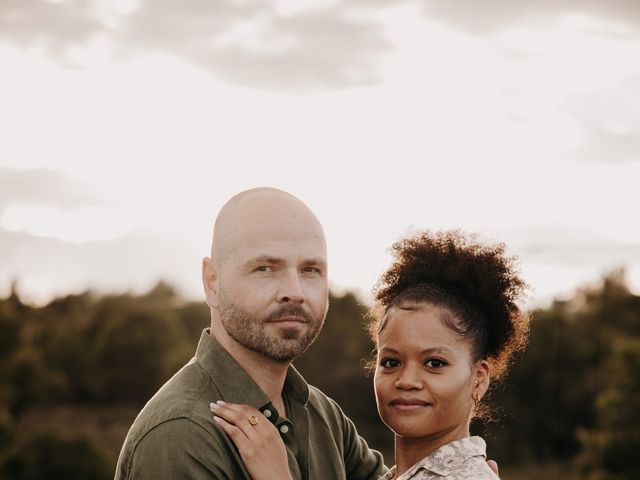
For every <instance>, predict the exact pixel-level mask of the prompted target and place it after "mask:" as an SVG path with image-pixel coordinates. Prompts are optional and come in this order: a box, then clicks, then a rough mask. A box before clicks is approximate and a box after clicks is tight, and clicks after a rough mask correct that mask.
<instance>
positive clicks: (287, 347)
mask: <svg viewBox="0 0 640 480" xmlns="http://www.w3.org/2000/svg"><path fill="white" fill-rule="evenodd" d="M219 312H220V320H221V321H222V325H223V326H224V328H225V330H226V331H227V333H228V334H229V336H231V338H233V339H234V340H235V341H236V342H238V343H239V344H241V345H243V346H244V347H245V348H248V349H249V350H252V351H254V352H256V353H259V354H261V355H263V356H265V357H267V358H269V359H271V360H274V361H276V362H280V363H287V362H290V361H291V360H293V359H294V358H297V357H299V356H300V355H302V354H303V353H304V351H305V350H306V349H307V348H308V347H309V345H311V344H312V343H313V341H314V340H315V339H316V337H317V336H318V333H320V329H321V328H322V325H323V323H324V312H323V315H322V317H321V318H320V317H314V316H313V315H311V314H310V313H309V312H307V311H306V310H305V309H304V308H303V307H302V305H283V306H281V307H278V308H277V309H276V310H274V311H273V312H271V313H269V314H267V315H264V316H263V317H261V318H256V317H253V316H251V314H250V313H249V312H247V311H246V310H244V309H243V308H242V307H240V306H239V305H237V304H235V303H233V302H232V301H231V300H229V297H228V296H227V295H226V294H224V293H223V292H222V291H221V292H220V305H219ZM288 316H295V317H300V318H302V319H304V320H305V321H306V322H307V323H305V324H304V325H302V324H301V325H300V327H294V328H278V329H277V330H276V329H275V328H274V330H276V331H275V332H274V333H267V331H266V329H265V326H266V325H268V324H269V322H271V321H275V320H278V319H280V318H284V317H288ZM274 326H275V325H274Z"/></svg>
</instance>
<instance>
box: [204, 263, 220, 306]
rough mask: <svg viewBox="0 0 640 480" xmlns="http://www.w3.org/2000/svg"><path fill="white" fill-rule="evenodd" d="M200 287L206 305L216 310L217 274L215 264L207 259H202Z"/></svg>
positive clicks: (217, 300)
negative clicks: (202, 289)
mask: <svg viewBox="0 0 640 480" xmlns="http://www.w3.org/2000/svg"><path fill="white" fill-rule="evenodd" d="M202 287H203V288H204V298H205V301H206V302H207V305H209V306H210V307H211V308H218V305H219V298H218V273H217V271H216V265H215V263H214V262H213V260H211V259H210V258H209V257H204V258H203V259H202Z"/></svg>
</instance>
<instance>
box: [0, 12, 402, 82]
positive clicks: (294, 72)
mask: <svg viewBox="0 0 640 480" xmlns="http://www.w3.org/2000/svg"><path fill="white" fill-rule="evenodd" d="M90 3H91V2H84V1H80V0H69V1H58V2H55V3H52V2H48V1H44V0H25V1H22V0H10V1H9V3H8V4H7V5H6V6H4V5H3V7H1V8H0V39H4V40H5V41H10V42H13V43H15V44H18V45H21V46H27V45H31V44H36V43H39V44H44V45H45V46H46V47H47V49H48V51H49V52H50V53H52V54H55V55H56V57H57V58H58V59H59V60H63V61H65V62H68V61H70V57H69V55H67V54H69V51H70V50H71V48H72V47H86V46H87V45H88V43H89V40H91V39H92V38H94V37H98V36H100V37H102V38H106V39H108V42H109V44H110V45H111V46H112V48H113V49H114V51H115V52H116V55H120V56H125V57H128V56H131V55H134V56H137V55H149V54H165V55H172V56H177V57H179V58H181V59H184V60H186V61H188V62H190V63H192V64H194V65H196V66H198V67H201V68H204V69H206V70H208V71H210V72H212V73H213V74H215V75H216V76H218V77H219V78H222V79H224V80H226V81H228V82H232V83H237V84H242V85H247V86H254V87H261V88H271V89H278V90H287V91H290V90H308V89H325V88H335V87H344V86H350V85H356V84H368V83H373V82H375V81H376V65H377V61H378V59H379V56H380V54H381V53H384V52H385V51H386V50H387V49H389V48H390V44H389V42H388V40H387V39H386V38H385V35H384V29H383V26H382V25H380V24H378V23H376V22H375V21H374V20H372V19H371V18H369V19H363V18H358V19H356V18H354V15H353V9H354V8H355V7H353V6H352V5H350V4H349V3H348V2H347V3H341V2H336V3H335V4H329V5H328V6H325V7H322V8H320V7H318V6H316V7H314V8H307V9H298V10H297V11H295V12H293V13H291V14H287V15H283V14H281V13H279V12H278V10H277V9H276V8H275V6H274V4H273V3H266V2H258V1H253V2H251V1H244V2H238V1H231V0H227V1H215V2H212V1H210V0H184V1H180V2H176V1H173V0H140V1H139V2H138V4H137V7H136V8H135V9H134V10H133V11H131V12H126V13H118V12H113V11H112V12H110V13H109V14H104V12H103V13H102V14H98V13H97V12H96V11H92V10H91V9H90V8H89V7H88V6H87V5H88V4H90ZM365 10H369V8H367V9H365ZM360 13H362V12H360ZM361 17H362V15H361ZM114 19H115V20H114Z"/></svg>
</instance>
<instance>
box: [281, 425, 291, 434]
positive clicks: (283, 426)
mask: <svg viewBox="0 0 640 480" xmlns="http://www.w3.org/2000/svg"><path fill="white" fill-rule="evenodd" d="M280 431H281V432H282V433H287V432H288V431H289V427H287V426H286V425H282V426H281V427H280Z"/></svg>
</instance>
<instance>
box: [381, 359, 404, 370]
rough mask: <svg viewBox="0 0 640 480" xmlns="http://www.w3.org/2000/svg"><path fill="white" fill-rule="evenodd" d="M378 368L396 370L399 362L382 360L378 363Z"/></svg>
mask: <svg viewBox="0 0 640 480" xmlns="http://www.w3.org/2000/svg"><path fill="white" fill-rule="evenodd" d="M380 366H381V367H382V368H396V367H398V366H400V362H399V361H398V360H396V359H395V358H384V359H383V360H382V361H381V362H380Z"/></svg>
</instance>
